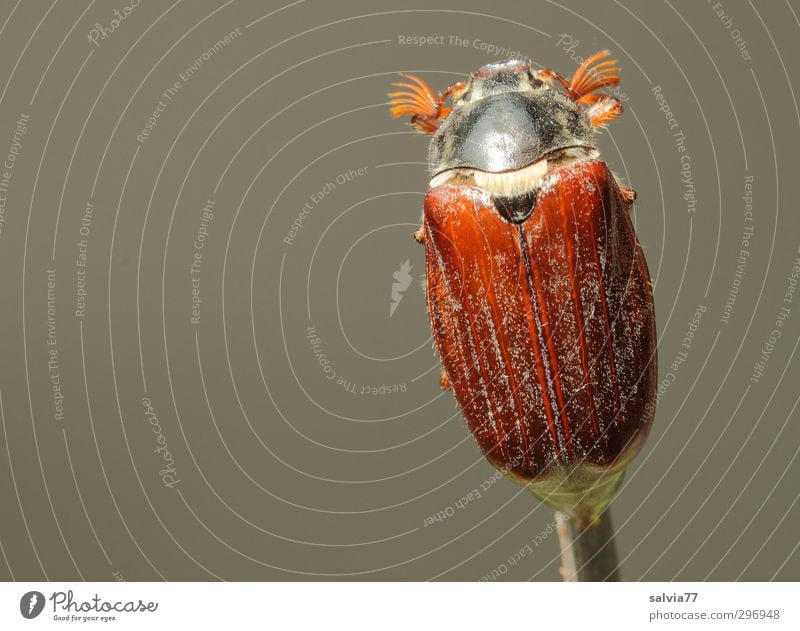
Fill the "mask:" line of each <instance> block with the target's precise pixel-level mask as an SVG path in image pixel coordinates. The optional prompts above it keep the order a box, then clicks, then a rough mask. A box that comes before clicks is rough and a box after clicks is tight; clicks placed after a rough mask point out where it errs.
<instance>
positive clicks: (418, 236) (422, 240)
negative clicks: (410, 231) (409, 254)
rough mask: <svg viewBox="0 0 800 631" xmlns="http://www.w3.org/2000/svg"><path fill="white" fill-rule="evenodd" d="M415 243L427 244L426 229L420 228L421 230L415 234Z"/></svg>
mask: <svg viewBox="0 0 800 631" xmlns="http://www.w3.org/2000/svg"><path fill="white" fill-rule="evenodd" d="M414 241H416V242H417V243H425V228H422V227H420V229H419V230H417V231H416V232H414Z"/></svg>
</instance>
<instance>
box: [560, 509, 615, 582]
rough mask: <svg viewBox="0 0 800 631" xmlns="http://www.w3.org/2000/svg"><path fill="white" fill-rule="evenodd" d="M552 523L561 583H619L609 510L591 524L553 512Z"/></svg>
mask: <svg viewBox="0 0 800 631" xmlns="http://www.w3.org/2000/svg"><path fill="white" fill-rule="evenodd" d="M556 523H557V526H558V540H559V543H560V544H561V575H562V576H563V577H564V580H565V581H570V582H574V581H618V580H620V579H619V567H618V562H617V548H616V545H615V544H614V528H613V526H612V524H611V511H610V510H608V509H606V510H605V511H604V512H603V513H602V514H601V515H600V516H599V517H598V518H597V519H596V520H595V521H594V523H591V524H587V523H586V522H585V521H583V520H577V519H575V518H573V517H570V516H569V515H567V514H566V513H561V512H558V511H556Z"/></svg>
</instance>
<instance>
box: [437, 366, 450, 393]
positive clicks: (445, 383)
mask: <svg viewBox="0 0 800 631" xmlns="http://www.w3.org/2000/svg"><path fill="white" fill-rule="evenodd" d="M439 385H440V386H441V388H442V390H450V389H451V388H452V387H453V384H452V383H450V377H448V376H447V373H446V372H445V371H444V370H443V371H442V376H441V377H439Z"/></svg>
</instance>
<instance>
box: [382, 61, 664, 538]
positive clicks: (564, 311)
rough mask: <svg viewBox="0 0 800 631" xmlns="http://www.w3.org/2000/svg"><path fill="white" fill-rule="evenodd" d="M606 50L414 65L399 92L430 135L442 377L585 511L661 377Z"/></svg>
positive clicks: (396, 105)
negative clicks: (459, 76) (450, 70)
mask: <svg viewBox="0 0 800 631" xmlns="http://www.w3.org/2000/svg"><path fill="white" fill-rule="evenodd" d="M608 55H609V53H608V52H607V51H603V52H601V53H597V54H596V55H594V56H592V57H590V58H589V59H587V60H586V62H585V63H583V64H582V65H581V66H580V67H579V68H578V69H577V71H576V72H575V74H574V75H573V77H572V79H571V80H570V81H567V80H566V79H564V78H562V77H561V76H560V75H558V74H557V73H555V72H553V71H550V70H542V71H537V72H533V71H531V70H530V68H529V67H528V65H527V64H526V63H524V62H521V61H516V60H512V61H506V62H502V63H497V64H490V65H488V66H484V67H483V68H481V69H479V70H478V71H476V72H474V73H472V75H471V77H470V78H469V80H468V81H466V82H462V83H457V84H455V85H454V86H451V87H450V88H448V89H447V90H446V91H445V92H444V93H442V94H440V95H437V94H434V92H433V91H432V90H431V88H430V87H428V85H427V84H426V83H425V82H424V81H422V80H421V79H419V78H417V77H413V76H410V75H403V76H404V77H405V78H406V79H408V80H409V82H408V83H398V84H395V86H397V87H399V88H400V90H399V91H397V92H393V93H390V96H391V97H392V101H391V104H392V106H393V107H392V115H393V116H395V117H400V116H410V117H411V124H412V125H413V126H414V127H415V128H416V129H418V130H419V131H422V132H425V133H429V134H433V138H432V140H431V144H430V149H429V154H428V163H429V167H430V175H431V180H430V185H429V189H428V192H427V195H426V197H425V206H424V217H423V225H422V228H421V229H420V231H419V232H418V233H416V237H417V239H418V240H419V241H421V242H423V243H424V244H425V254H426V267H427V292H428V313H429V316H430V321H431V326H432V329H433V335H434V338H435V341H436V346H437V348H438V350H439V354H440V357H441V360H442V364H443V366H444V373H443V377H442V384H443V385H444V386H445V387H451V388H452V390H453V393H454V394H455V397H456V400H457V402H458V404H459V407H460V409H461V411H462V413H463V415H464V418H465V419H466V421H467V425H468V426H469V429H470V431H471V432H472V434H473V436H474V437H475V439H476V440H477V441H478V445H479V446H480V448H481V450H482V451H483V453H484V454H485V455H486V457H487V458H488V459H489V461H490V462H491V463H492V464H493V465H494V466H496V467H497V468H499V469H500V470H501V471H502V472H503V473H505V474H507V475H508V476H509V477H512V478H513V479H515V480H516V481H518V482H520V483H521V484H524V485H526V486H528V488H529V489H530V490H531V491H532V492H533V493H534V494H535V495H536V496H537V497H539V498H541V499H542V500H543V501H545V502H546V503H548V504H550V505H551V506H553V507H554V508H556V509H557V510H560V511H563V512H566V513H568V514H570V515H571V516H572V517H574V518H576V519H579V520H582V521H585V522H586V523H591V522H592V521H593V520H594V519H595V518H596V517H597V515H599V514H600V512H602V510H603V509H604V508H605V507H606V505H607V504H608V502H610V501H611V499H612V498H613V496H614V494H615V492H616V490H617V489H618V488H619V485H620V483H621V481H622V476H623V473H624V470H625V468H626V467H627V465H628V464H629V462H630V461H631V459H632V458H633V457H634V456H635V454H636V453H637V452H638V450H639V448H640V447H641V445H642V443H643V441H644V439H645V438H646V436H647V434H648V431H649V429H650V425H651V421H652V419H653V414H654V411H655V389H656V380H657V376H656V373H657V366H656V337H655V331H656V327H655V313H654V308H653V297H652V291H651V284H650V276H649V273H648V270H647V265H646V262H645V259H644V255H643V253H642V250H641V248H640V246H639V244H638V241H637V238H636V235H635V233H634V230H633V225H632V223H631V220H630V217H629V210H630V206H631V204H632V202H633V199H634V198H635V194H634V193H633V191H632V190H630V189H627V188H625V187H623V186H621V185H620V183H619V182H618V181H617V178H616V177H615V176H614V175H613V174H612V173H611V171H610V170H609V169H608V166H607V165H606V164H605V162H603V161H602V160H600V159H599V153H598V151H597V147H596V144H595V128H596V127H598V126H600V125H603V124H605V123H607V122H609V121H610V120H613V119H614V118H616V117H617V116H618V115H619V114H620V113H621V112H622V105H621V103H620V101H619V100H618V99H616V98H614V97H613V96H610V95H608V94H603V93H602V92H601V90H602V89H603V88H607V87H609V86H614V85H617V84H618V83H619V76H618V74H617V73H618V71H619V70H618V68H617V67H616V62H615V61H611V60H608ZM448 98H450V99H451V100H452V106H448V105H446V104H445V101H446V100H447V99H448Z"/></svg>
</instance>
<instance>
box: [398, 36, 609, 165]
mask: <svg viewBox="0 0 800 631" xmlns="http://www.w3.org/2000/svg"><path fill="white" fill-rule="evenodd" d="M609 55H610V53H609V52H608V51H601V52H600V53H597V54H595V55H592V56H591V57H589V58H588V59H587V60H586V61H585V62H584V63H583V64H581V65H580V67H579V68H578V69H577V70H576V71H575V73H574V74H573V76H572V79H571V80H570V81H567V80H566V79H564V78H563V77H561V76H560V75H559V74H558V73H556V72H553V71H551V70H540V71H536V72H533V71H531V69H530V68H529V66H528V64H527V63H525V62H524V61H520V60H514V59H512V60H509V61H503V62H499V63H493V64H488V65H485V66H483V67H481V68H480V69H478V70H476V71H475V72H473V73H472V74H471V75H470V77H469V79H468V80H467V81H466V82H463V83H457V84H455V85H453V86H451V87H450V88H448V89H447V90H446V91H445V92H443V93H441V94H438V95H437V94H435V93H434V92H433V90H431V88H430V87H429V86H428V84H427V83H425V82H424V81H422V80H421V79H419V78H418V77H414V76H412V75H403V76H404V77H405V78H407V79H409V80H410V81H412V82H413V83H396V84H394V85H395V86H397V87H399V88H403V91H398V92H393V93H390V96H391V97H392V101H391V104H392V106H393V107H392V115H393V116H395V117H400V116H411V124H412V125H413V126H414V127H415V128H416V129H418V130H419V131H422V132H425V133H430V134H433V138H432V140H431V144H430V148H429V150H428V167H429V171H430V173H431V175H432V176H434V177H435V176H438V175H440V174H442V173H444V172H447V171H457V170H465V169H466V170H473V171H482V172H484V173H489V174H491V173H505V172H511V171H517V170H520V169H524V168H526V167H530V166H531V165H534V164H535V163H536V162H538V161H540V160H542V159H545V158H546V159H548V160H550V159H552V158H556V159H558V158H559V157H560V156H563V154H565V153H566V152H573V153H585V154H591V153H592V152H594V151H595V139H594V127H597V126H599V125H603V124H605V123H607V122H609V121H610V120H613V119H614V118H615V117H617V116H618V115H619V114H620V113H621V112H622V105H621V103H620V101H619V100H618V99H616V98H614V97H613V96H609V95H607V94H602V93H599V92H598V90H601V89H602V88H607V87H610V86H614V85H617V84H618V83H619V76H618V72H619V68H617V67H616V62H615V61H612V60H608V59H607V58H608V57H609ZM558 84H560V87H561V88H563V90H562V89H556V88H558V87H559V86H558ZM448 98H450V99H451V102H452V106H448V105H445V101H446V99H448Z"/></svg>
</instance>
